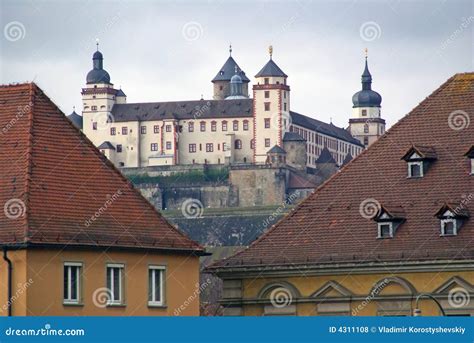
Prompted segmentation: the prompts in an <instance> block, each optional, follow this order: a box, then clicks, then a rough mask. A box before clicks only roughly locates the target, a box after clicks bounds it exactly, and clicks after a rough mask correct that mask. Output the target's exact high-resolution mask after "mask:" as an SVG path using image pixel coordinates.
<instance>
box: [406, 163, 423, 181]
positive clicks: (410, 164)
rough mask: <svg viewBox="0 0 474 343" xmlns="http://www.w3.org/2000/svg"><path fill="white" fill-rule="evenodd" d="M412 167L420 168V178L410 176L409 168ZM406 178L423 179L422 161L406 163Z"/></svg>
mask: <svg viewBox="0 0 474 343" xmlns="http://www.w3.org/2000/svg"><path fill="white" fill-rule="evenodd" d="M412 165H417V166H419V167H420V176H413V175H412V174H411V166H412ZM407 166H408V177H409V178H419V177H423V176H424V174H423V161H408V164H407Z"/></svg>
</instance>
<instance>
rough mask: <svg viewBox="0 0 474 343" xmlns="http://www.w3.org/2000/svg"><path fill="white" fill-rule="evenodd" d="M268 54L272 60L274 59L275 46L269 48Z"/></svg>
mask: <svg viewBox="0 0 474 343" xmlns="http://www.w3.org/2000/svg"><path fill="white" fill-rule="evenodd" d="M268 53H269V54H270V59H272V56H273V46H271V45H270V46H269V47H268Z"/></svg>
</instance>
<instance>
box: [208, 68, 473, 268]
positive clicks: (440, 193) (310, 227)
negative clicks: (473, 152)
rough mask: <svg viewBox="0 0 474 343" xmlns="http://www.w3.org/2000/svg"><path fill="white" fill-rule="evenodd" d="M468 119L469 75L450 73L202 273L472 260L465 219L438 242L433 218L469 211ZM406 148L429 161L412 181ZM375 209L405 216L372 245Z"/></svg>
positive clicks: (437, 225) (470, 104)
mask: <svg viewBox="0 0 474 343" xmlns="http://www.w3.org/2000/svg"><path fill="white" fill-rule="evenodd" d="M473 115H474V73H466V74H457V75H455V76H453V77H452V78H450V79H449V80H448V81H447V82H446V83H444V84H443V85H442V86H441V87H440V88H439V89H437V90H436V91H435V92H434V93H433V94H431V95H430V96H429V97H428V98H427V99H425V100H424V101H423V102H421V103H420V104H419V105H418V106H417V107H416V108H415V109H413V110H412V111H411V112H410V113H409V114H408V115H407V116H405V117H404V118H403V119H401V120H400V121H399V122H398V123H397V124H395V125H394V126H393V127H392V128H391V129H390V130H388V131H387V132H386V134H385V135H383V136H382V137H381V138H380V139H379V140H378V141H376V142H375V143H374V144H372V145H371V146H370V148H369V149H367V150H366V151H364V152H362V153H361V154H360V155H359V156H357V158H355V159H354V160H352V161H351V163H349V164H348V165H347V166H345V167H344V168H343V170H342V171H341V172H340V173H337V174H335V175H334V176H333V177H332V178H330V179H329V180H328V181H326V182H325V183H324V184H323V185H322V186H320V187H319V188H318V189H317V190H316V191H315V192H314V193H313V194H312V195H310V196H309V197H308V198H307V199H306V200H304V201H303V202H302V203H300V204H299V205H298V206H297V207H296V208H295V209H294V210H293V211H292V212H291V213H289V214H288V215H287V216H285V217H284V218H283V219H282V220H280V221H279V222H278V223H277V224H276V225H275V226H273V227H272V228H271V229H270V230H269V231H267V232H266V233H265V234H263V235H262V236H261V237H260V238H258V239H257V240H256V241H255V242H254V243H253V244H252V245H251V246H250V247H249V248H248V249H246V250H244V251H242V252H240V253H238V254H236V255H234V256H232V257H230V258H228V259H225V260H222V261H220V262H218V263H216V264H214V265H213V266H211V267H210V269H219V270H225V269H227V268H240V267H242V268H247V269H248V268H252V267H255V268H257V267H262V266H263V267H264V268H269V267H271V266H282V265H287V266H292V267H294V266H295V265H308V264H315V265H318V264H321V263H335V262H338V263H339V262H340V263H344V262H351V263H358V262H387V261H395V262H397V263H398V262H400V261H421V260H437V259H450V260H454V259H458V260H462V259H473V258H474V245H473V244H472V242H473V240H474V220H473V218H469V219H468V220H465V222H464V224H463V227H462V229H461V230H460V231H459V233H458V235H457V236H450V237H443V236H441V235H440V220H439V218H437V217H436V216H435V214H436V213H437V212H438V211H439V209H440V208H441V207H442V206H443V204H445V203H458V204H459V205H458V206H461V207H463V208H464V210H465V211H468V212H470V213H474V176H473V175H470V164H469V159H468V158H467V157H466V156H465V154H466V151H469V149H470V147H472V145H473V143H474V125H472V122H474V117H473ZM455 116H457V118H455ZM469 121H471V123H470V125H469ZM413 145H415V146H428V147H432V148H433V149H435V151H436V155H437V160H435V161H434V162H433V163H432V165H431V167H430V169H429V170H428V171H427V173H426V174H425V175H424V177H422V178H417V179H410V178H407V165H406V163H407V162H405V161H404V160H401V157H402V156H403V155H404V154H405V153H406V152H407V151H408V149H410V147H412V146H413ZM382 205H386V206H387V208H389V209H390V208H395V207H398V208H400V209H401V210H403V212H404V214H405V215H404V217H405V218H406V221H405V222H403V223H402V224H401V225H400V226H399V227H398V229H397V232H396V234H395V236H394V237H393V238H391V239H377V226H376V225H377V224H376V223H375V222H374V220H373V219H372V218H373V216H374V215H375V214H376V213H377V211H378V210H379V209H380V207H381V206H382ZM220 268H222V269H220ZM247 269H246V270H247Z"/></svg>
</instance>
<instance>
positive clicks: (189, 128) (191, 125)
mask: <svg viewBox="0 0 474 343" xmlns="http://www.w3.org/2000/svg"><path fill="white" fill-rule="evenodd" d="M188 132H194V123H193V122H189V123H188Z"/></svg>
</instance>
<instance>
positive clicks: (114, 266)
mask: <svg viewBox="0 0 474 343" xmlns="http://www.w3.org/2000/svg"><path fill="white" fill-rule="evenodd" d="M109 268H111V269H110V271H112V270H113V269H119V278H118V279H119V297H120V298H119V299H114V286H115V284H114V278H113V275H111V277H110V286H111V287H110V288H109V285H108V283H107V273H108V272H109ZM124 271H125V265H124V264H121V263H107V265H106V268H105V273H106V276H105V282H106V288H107V289H108V290H109V292H108V293H109V294H108V297H109V299H108V300H107V306H114V305H115V306H117V305H124V303H125V301H124V294H125V292H124V288H123V286H124V285H123V283H124V282H123V276H124Z"/></svg>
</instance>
